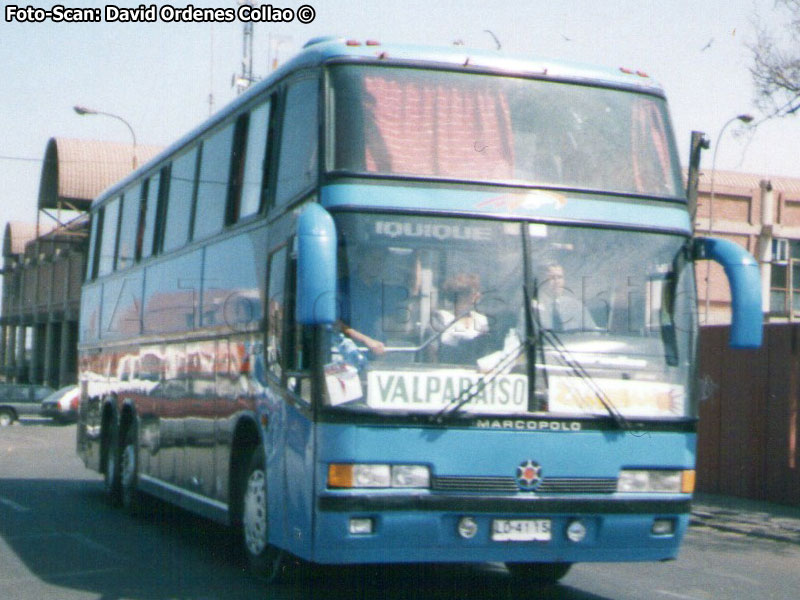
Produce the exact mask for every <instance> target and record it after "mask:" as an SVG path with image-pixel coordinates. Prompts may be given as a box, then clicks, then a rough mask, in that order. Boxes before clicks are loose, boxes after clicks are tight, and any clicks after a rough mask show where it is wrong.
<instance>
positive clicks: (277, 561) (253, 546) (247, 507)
mask: <svg viewBox="0 0 800 600" xmlns="http://www.w3.org/2000/svg"><path fill="white" fill-rule="evenodd" d="M241 514H242V537H243V541H244V550H245V553H246V554H247V560H248V562H249V563H250V568H251V570H252V571H253V573H254V574H255V575H257V576H258V577H261V578H263V579H265V580H266V581H267V582H273V581H277V580H278V579H279V578H280V577H281V575H282V571H283V551H282V550H279V549H278V548H275V547H274V546H272V545H270V543H269V521H268V515H267V469H266V459H265V458H264V451H263V450H262V449H261V448H257V449H256V450H255V451H254V452H253V456H252V457H251V459H250V468H249V469H248V471H247V478H246V479H245V482H244V491H243V494H242V513H241Z"/></svg>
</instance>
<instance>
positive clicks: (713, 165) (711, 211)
mask: <svg viewBox="0 0 800 600" xmlns="http://www.w3.org/2000/svg"><path fill="white" fill-rule="evenodd" d="M752 120H753V115H750V114H747V113H744V114H741V115H736V116H735V117H731V118H730V119H728V120H727V121H725V124H724V125H723V126H722V129H720V130H719V135H718V136H717V143H716V144H714V155H713V156H712V158H711V182H710V184H709V185H710V187H711V190H710V198H709V201H708V202H709V203H708V235H709V236H711V231H712V230H713V228H714V177H715V176H716V174H717V150H719V145H720V142H721V141H722V134H724V133H725V129H727V127H728V125H730V124H731V123H734V122H736V121H741V122H742V123H744V124H747V123H750V122H751V121H752ZM710 275H711V261H707V262H706V302H705V304H706V306H705V309H706V311H705V312H706V324H708V315H709V312H710V310H711V285H710Z"/></svg>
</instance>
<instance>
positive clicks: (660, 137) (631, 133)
mask: <svg viewBox="0 0 800 600" xmlns="http://www.w3.org/2000/svg"><path fill="white" fill-rule="evenodd" d="M331 73H332V83H333V102H334V106H333V111H332V114H333V117H334V142H333V160H332V165H331V166H332V167H333V169H335V170H343V171H348V172H357V173H370V174H385V175H400V176H412V177H423V178H424V177H430V178H437V179H438V178H444V179H456V180H464V181H479V182H482V181H486V182H508V183H520V184H529V185H541V186H545V187H547V186H553V187H566V188H573V189H587V190H597V191H609V192H618V193H631V194H645V195H654V196H667V197H675V196H679V195H680V194H681V176H680V170H679V163H678V159H677V154H676V151H675V147H674V144H673V142H672V133H671V130H670V126H669V122H668V117H667V113H666V107H665V102H664V100H663V99H662V98H659V97H656V96H652V95H648V94H641V93H635V92H631V91H625V90H620V89H609V88H602V87H596V86H588V85H578V84H574V83H563V82H555V81H542V80H533V79H522V78H518V77H502V76H493V75H484V74H475V73H455V72H450V71H441V70H424V69H410V68H396V67H392V68H386V67H364V66H349V65H340V66H336V67H333V68H332V69H331Z"/></svg>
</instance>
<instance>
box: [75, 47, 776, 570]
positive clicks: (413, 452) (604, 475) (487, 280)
mask: <svg viewBox="0 0 800 600" xmlns="http://www.w3.org/2000/svg"><path fill="white" fill-rule="evenodd" d="M91 222H92V226H91V235H90V248H89V255H88V263H87V274H86V282H85V285H84V288H83V297H82V305H81V321H80V349H79V351H80V384H81V386H82V398H81V406H80V423H79V428H78V442H77V443H78V452H79V454H80V455H81V457H82V458H83V460H84V462H85V464H86V465H87V466H88V467H90V468H93V469H96V470H98V471H99V472H101V473H103V474H104V481H105V487H106V491H107V493H108V496H109V498H110V499H111V501H112V502H113V503H116V504H122V505H124V506H126V507H129V508H131V509H134V508H137V507H139V508H141V504H140V502H139V501H140V499H141V495H140V494H142V493H146V494H149V495H154V496H157V497H159V498H162V499H165V500H167V501H170V502H174V503H176V504H178V505H180V506H182V507H185V508H187V509H189V510H192V511H195V512H197V513H200V514H201V515H204V516H207V517H209V518H211V519H214V520H216V521H219V522H222V523H225V524H229V525H231V526H232V527H236V528H239V529H240V531H241V537H242V541H243V547H244V549H245V552H246V554H247V556H248V558H249V560H250V563H251V564H252V567H253V568H254V569H255V570H256V571H257V572H259V573H261V575H262V576H263V577H264V578H265V579H269V580H272V579H274V578H276V577H278V576H279V575H281V574H283V573H284V572H285V570H286V564H287V562H296V561H297V560H298V559H299V560H303V561H307V562H309V563H317V564H358V563H407V562H415V563H422V562H462V563H476V562H503V563H505V564H506V565H507V567H508V571H509V572H510V574H511V576H513V577H519V578H520V579H522V580H525V581H528V582H531V583H542V584H544V583H553V582H555V581H557V580H558V579H559V578H560V577H562V576H563V575H564V574H565V573H566V572H567V570H568V569H569V567H570V565H571V564H573V563H576V562H583V561H661V560H668V559H672V558H674V557H675V556H676V554H677V552H678V548H679V545H680V541H681V538H682V537H683V535H684V533H685V531H686V528H687V526H688V523H689V510H690V501H691V497H692V492H693V489H694V480H695V471H694V468H695V447H696V432H697V415H698V394H697V391H696V389H695V375H696V364H697V363H696V344H697V336H698V323H697V310H696V289H695V278H694V264H695V261H697V260H700V259H704V260H705V259H711V260H715V261H717V262H719V263H721V264H722V265H723V266H724V268H725V272H726V274H727V275H728V279H729V282H730V287H731V295H732V312H733V316H732V328H731V332H732V333H731V344H732V345H734V346H738V347H743V348H746V347H756V346H758V345H759V344H760V339H761V300H760V297H759V294H760V284H759V283H758V281H759V274H758V267H757V265H756V263H755V261H754V260H753V259H752V257H751V256H750V255H749V254H747V252H746V251H744V250H743V249H741V248H740V247H739V246H737V245H735V244H733V243H731V242H727V241H725V240H718V239H710V238H697V237H695V236H694V235H693V224H692V215H691V214H690V210H689V208H688V207H687V194H686V190H685V189H684V185H683V180H682V176H681V169H680V166H679V161H678V153H677V151H676V147H675V141H674V138H673V133H672V129H671V125H670V120H669V117H668V113H667V105H666V101H665V98H664V95H663V92H662V90H661V88H660V87H659V86H658V85H657V84H655V83H654V82H653V81H652V80H651V79H650V78H649V77H648V76H647V75H646V74H645V73H642V72H638V71H635V70H629V69H599V68H593V67H587V66H583V65H575V64H566V63H563V62H559V61H549V60H539V59H531V58H513V57H508V56H504V55H502V54H500V53H497V52H485V51H473V50H467V49H465V48H463V47H451V48H438V49H437V48H418V47H408V46H393V45H381V44H378V43H376V42H366V43H359V42H356V41H352V40H350V41H345V40H339V39H332V38H331V39H318V40H312V41H311V42H309V43H308V44H307V45H306V47H305V48H304V49H303V51H302V52H300V53H299V54H298V55H297V56H296V57H294V59H292V60H291V61H290V62H288V63H287V64H285V65H284V66H283V67H281V68H280V69H278V70H276V71H275V72H274V73H272V74H271V75H270V76H269V77H268V78H267V79H266V80H264V81H262V82H260V83H258V84H257V85H255V86H253V87H252V88H251V89H250V90H249V91H248V92H247V93H245V94H243V95H241V96H240V97H239V98H238V99H237V100H236V101H235V102H233V103H232V104H231V105H230V106H228V107H227V108H225V109H223V110H222V111H220V112H219V113H218V114H216V115H214V116H213V117H211V118H210V119H209V120H208V121H207V122H206V123H204V124H203V125H201V126H200V127H198V128H197V129H196V130H195V131H193V132H192V133H190V134H189V135H187V136H186V137H184V138H183V139H181V140H180V141H178V142H177V143H175V144H174V145H172V146H171V147H169V148H168V149H166V150H165V151H164V152H163V153H162V154H161V155H159V156H158V157H156V158H155V159H153V160H152V161H150V162H149V163H147V164H146V165H143V166H142V167H140V168H139V169H138V170H136V171H135V172H134V173H132V174H131V175H130V176H129V177H127V178H126V179H124V180H123V181H121V182H119V183H118V184H116V185H115V186H113V187H112V188H110V189H108V190H107V191H105V192H104V193H103V194H102V195H101V196H99V197H98V198H97V199H96V200H95V201H94V203H93V205H92V208H91ZM289 557H291V558H292V561H287V558H289Z"/></svg>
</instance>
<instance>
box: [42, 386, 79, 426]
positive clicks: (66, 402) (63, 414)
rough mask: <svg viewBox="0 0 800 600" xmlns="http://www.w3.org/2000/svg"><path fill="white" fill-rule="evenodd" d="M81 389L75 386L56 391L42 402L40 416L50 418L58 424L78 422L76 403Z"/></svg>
mask: <svg viewBox="0 0 800 600" xmlns="http://www.w3.org/2000/svg"><path fill="white" fill-rule="evenodd" d="M80 397H81V389H80V388H79V387H78V386H77V385H68V386H65V387H62V388H61V389H59V390H56V391H55V392H53V393H52V394H50V395H49V396H48V397H47V398H45V399H44V400H42V416H43V417H52V418H53V419H55V420H56V421H58V422H60V423H68V422H72V421H77V420H78V401H79V400H80Z"/></svg>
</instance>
